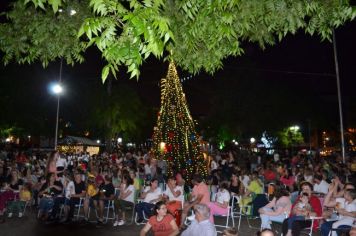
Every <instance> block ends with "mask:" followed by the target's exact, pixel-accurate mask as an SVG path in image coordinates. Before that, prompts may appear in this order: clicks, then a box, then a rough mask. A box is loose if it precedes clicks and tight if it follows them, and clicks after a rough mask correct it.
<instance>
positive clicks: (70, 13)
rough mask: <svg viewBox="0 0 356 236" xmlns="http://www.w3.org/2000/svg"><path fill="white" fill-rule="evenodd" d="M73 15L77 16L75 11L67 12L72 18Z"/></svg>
mask: <svg viewBox="0 0 356 236" xmlns="http://www.w3.org/2000/svg"><path fill="white" fill-rule="evenodd" d="M75 14H77V11H76V10H74V9H71V10H70V11H69V15H71V16H74V15H75Z"/></svg>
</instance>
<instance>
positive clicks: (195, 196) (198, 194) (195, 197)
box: [180, 174, 210, 228]
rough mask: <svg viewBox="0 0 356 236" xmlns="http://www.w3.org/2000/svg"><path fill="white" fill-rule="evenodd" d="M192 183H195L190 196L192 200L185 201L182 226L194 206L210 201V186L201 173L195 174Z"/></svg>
mask: <svg viewBox="0 0 356 236" xmlns="http://www.w3.org/2000/svg"><path fill="white" fill-rule="evenodd" d="M192 183H193V184H194V187H193V192H192V194H191V196H190V200H189V201H188V202H185V203H184V206H183V212H182V219H181V224H180V228H182V227H183V225H184V221H185V218H186V217H187V215H188V212H189V210H190V209H191V208H192V207H194V206H195V205H196V204H198V203H201V204H205V205H207V204H209V202H210V192H209V188H208V186H207V185H206V184H205V183H204V181H203V178H202V176H201V175H199V174H196V175H194V176H193V179H192Z"/></svg>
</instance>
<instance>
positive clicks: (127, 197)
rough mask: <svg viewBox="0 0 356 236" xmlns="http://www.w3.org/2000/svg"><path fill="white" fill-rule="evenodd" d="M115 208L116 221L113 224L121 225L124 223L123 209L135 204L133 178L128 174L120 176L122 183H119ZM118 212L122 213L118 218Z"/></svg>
mask: <svg viewBox="0 0 356 236" xmlns="http://www.w3.org/2000/svg"><path fill="white" fill-rule="evenodd" d="M114 204H115V209H116V210H117V211H118V212H117V214H116V221H115V222H114V226H118V225H119V226H121V225H124V224H125V219H126V218H125V209H126V208H127V207H133V206H134V204H135V187H134V185H133V180H132V179H131V177H130V176H129V175H124V176H123V177H122V183H121V184H120V195H119V198H118V199H117V200H115V201H114ZM119 213H122V217H121V219H120V220H119Z"/></svg>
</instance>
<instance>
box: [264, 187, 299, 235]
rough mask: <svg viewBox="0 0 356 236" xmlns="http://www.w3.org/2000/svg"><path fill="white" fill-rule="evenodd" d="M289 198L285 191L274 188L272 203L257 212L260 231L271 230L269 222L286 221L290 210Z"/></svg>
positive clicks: (280, 188)
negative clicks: (259, 219)
mask: <svg viewBox="0 0 356 236" xmlns="http://www.w3.org/2000/svg"><path fill="white" fill-rule="evenodd" d="M289 196H290V194H289V192H288V191H287V190H286V189H284V188H282V187H280V186H276V190H275V195H274V198H273V199H272V201H271V202H270V203H268V204H267V205H266V206H264V207H262V208H260V209H259V210H258V212H259V213H260V217H261V228H262V229H271V221H275V222H283V221H284V220H285V219H286V216H287V215H289V213H290V211H291V208H292V203H291V200H290V197H289Z"/></svg>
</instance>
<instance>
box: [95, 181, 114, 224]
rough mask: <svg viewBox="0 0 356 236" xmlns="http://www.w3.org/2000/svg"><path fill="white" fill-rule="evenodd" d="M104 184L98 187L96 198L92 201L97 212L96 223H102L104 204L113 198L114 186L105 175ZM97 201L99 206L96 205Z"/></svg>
mask: <svg viewBox="0 0 356 236" xmlns="http://www.w3.org/2000/svg"><path fill="white" fill-rule="evenodd" d="M104 181H105V182H104V184H102V185H101V186H100V187H99V193H98V195H99V196H98V198H97V199H96V200H94V201H93V203H94V207H95V209H96V210H97V212H98V217H99V219H98V224H99V225H100V224H102V223H103V216H104V208H105V204H108V203H109V201H110V200H114V196H115V187H114V185H113V184H112V182H111V177H110V176H108V175H106V176H105V178H104ZM98 203H99V206H98Z"/></svg>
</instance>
